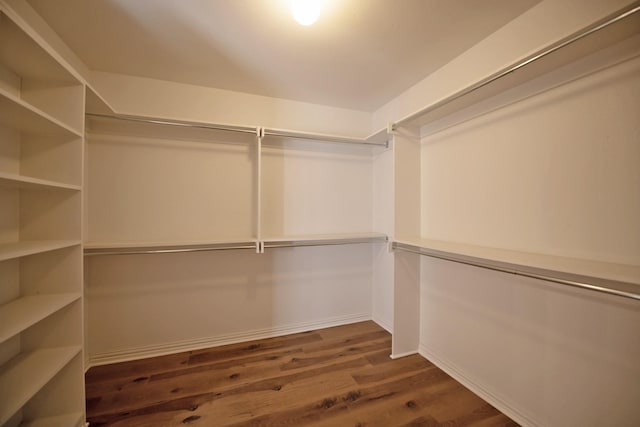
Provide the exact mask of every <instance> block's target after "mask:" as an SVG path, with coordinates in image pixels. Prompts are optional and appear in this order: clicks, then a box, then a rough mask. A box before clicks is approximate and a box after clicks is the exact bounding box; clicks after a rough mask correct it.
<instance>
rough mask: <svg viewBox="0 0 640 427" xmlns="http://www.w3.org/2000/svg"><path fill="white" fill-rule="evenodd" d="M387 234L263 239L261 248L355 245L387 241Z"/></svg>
mask: <svg viewBox="0 0 640 427" xmlns="http://www.w3.org/2000/svg"><path fill="white" fill-rule="evenodd" d="M387 241H388V238H387V236H375V237H346V238H342V239H340V238H335V239H309V240H287V241H278V240H273V241H269V240H265V241H263V248H265V249H269V248H271V249H274V248H296V247H302V246H337V245H355V244H361V243H387Z"/></svg>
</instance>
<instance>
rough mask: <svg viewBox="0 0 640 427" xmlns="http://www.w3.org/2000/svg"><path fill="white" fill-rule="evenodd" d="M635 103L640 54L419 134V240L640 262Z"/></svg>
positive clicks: (638, 108)
mask: <svg viewBox="0 0 640 427" xmlns="http://www.w3.org/2000/svg"><path fill="white" fill-rule="evenodd" d="M636 54H637V52H636ZM638 112H640V57H635V59H631V60H627V61H625V62H623V63H621V64H618V65H615V66H613V67H610V68H607V69H605V70H602V71H600V72H597V73H595V74H592V75H590V76H587V77H584V78H581V79H579V80H576V81H573V82H570V83H568V84H564V85H562V86H561V87H558V88H555V89H553V90H550V91H547V92H544V93H542V94H539V95H537V96H535V97H532V98H528V99H525V100H523V101H520V102H517V103H515V104H513V105H509V106H507V107H505V108H501V109H499V110H496V111H493V112H491V113H489V114H485V115H483V116H480V117H477V118H475V119H473V120H470V121H467V122H465V123H462V124H460V125H458V126H455V127H452V128H449V129H446V130H444V131H441V132H438V133H436V134H434V135H430V136H427V137H425V138H423V140H422V212H423V215H422V224H421V226H422V237H424V238H429V239H435V240H443V241H451V242H460V243H466V244H472V245H478V246H488V247H496V248H504V249H513V250H519V251H524V252H534V253H543V254H549V255H558V256H564V257H569V258H581V259H589V260H596V261H603V262H611V263H620V264H631V265H640V221H638V218H640V191H638V189H640V168H638V164H640V144H638V136H639V135H640V123H639V122H638V120H637V119H638Z"/></svg>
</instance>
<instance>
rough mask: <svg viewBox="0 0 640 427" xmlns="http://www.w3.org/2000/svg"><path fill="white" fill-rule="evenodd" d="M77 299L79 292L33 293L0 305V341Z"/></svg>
mask: <svg viewBox="0 0 640 427" xmlns="http://www.w3.org/2000/svg"><path fill="white" fill-rule="evenodd" d="M79 299H80V294H79V293H68V294H51V295H33V296H25V297H22V298H18V299H16V300H14V301H12V302H10V303H8V304H5V305H3V306H0V319H2V323H0V343H1V342H4V341H6V340H7V339H9V338H11V337H12V336H14V335H16V334H19V333H20V332H22V331H24V330H25V329H27V328H29V327H30V326H33V325H35V324H36V323H38V322H39V321H41V320H43V319H45V318H46V317H48V316H50V315H51V314H53V313H55V312H56V311H58V310H61V309H63V308H64V307H66V306H67V305H69V304H71V303H72V302H74V301H77V300H79Z"/></svg>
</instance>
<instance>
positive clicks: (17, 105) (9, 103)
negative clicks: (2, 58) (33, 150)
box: [0, 88, 82, 138]
mask: <svg viewBox="0 0 640 427" xmlns="http://www.w3.org/2000/svg"><path fill="white" fill-rule="evenodd" d="M0 124H2V125H3V126H6V127H8V128H11V129H17V130H19V131H22V132H25V133H30V134H36V135H61V136H65V137H75V138H77V137H82V133H81V132H79V131H77V130H75V129H73V128H72V127H70V126H68V125H67V124H65V123H63V122H61V121H60V120H58V119H56V118H54V117H52V116H51V115H49V114H47V113H45V112H44V111H42V110H40V109H39V108H36V107H34V106H33V105H31V104H29V103H28V102H26V101H24V100H22V99H20V98H18V97H17V96H15V95H13V94H11V93H9V92H7V91H6V90H4V89H2V88H0Z"/></svg>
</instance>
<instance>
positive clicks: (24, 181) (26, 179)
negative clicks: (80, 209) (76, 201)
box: [0, 172, 81, 191]
mask: <svg viewBox="0 0 640 427" xmlns="http://www.w3.org/2000/svg"><path fill="white" fill-rule="evenodd" d="M0 187H4V188H19V189H23V190H74V191H79V190H80V188H81V187H80V186H78V185H72V184H65V183H62V182H57V181H49V180H46V179H40V178H32V177H30V176H24V175H16V174H12V173H6V172H0Z"/></svg>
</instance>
